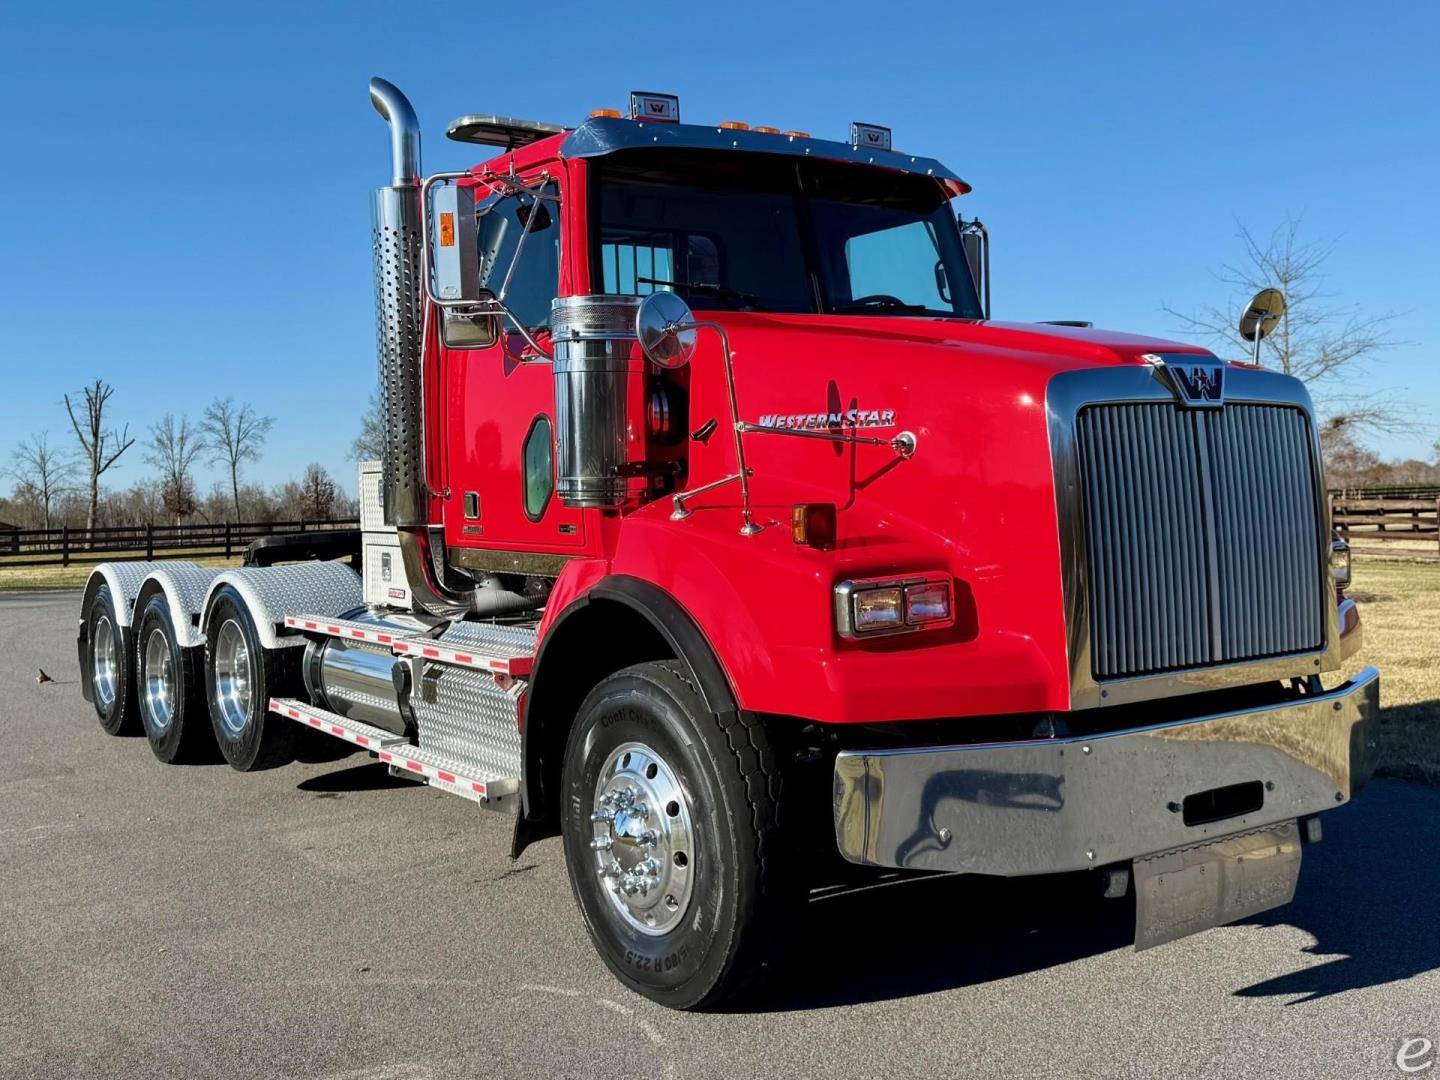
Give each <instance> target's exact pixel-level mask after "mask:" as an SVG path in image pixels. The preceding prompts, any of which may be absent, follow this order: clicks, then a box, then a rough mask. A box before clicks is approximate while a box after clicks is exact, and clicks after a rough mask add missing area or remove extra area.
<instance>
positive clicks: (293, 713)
mask: <svg viewBox="0 0 1440 1080" xmlns="http://www.w3.org/2000/svg"><path fill="white" fill-rule="evenodd" d="M270 711H271V712H273V713H279V714H280V715H281V716H288V717H289V718H290V719H291V720H294V721H295V722H297V723H300V724H305V725H306V726H307V727H312V728H314V729H315V730H316V731H323V732H324V733H325V734H326V735H334V736H335V737H336V738H337V739H344V740H345V741H346V742H348V743H354V744H355V745H356V746H359V747H363V748H364V749H366V750H376V751H379V750H384V749H386V748H388V747H392V746H408V745H409V740H407V739H406V738H405V737H404V736H403V735H396V734H395V733H394V732H393V731H386V730H385V729H384V728H378V727H375V726H373V725H372V724H365V723H361V722H360V721H359V720H351V719H349V718H348V717H344V716H341V715H340V714H339V713H333V712H328V711H326V710H325V709H317V708H316V707H315V706H314V705H308V704H306V703H305V702H303V701H296V700H295V699H294V698H271V699H270Z"/></svg>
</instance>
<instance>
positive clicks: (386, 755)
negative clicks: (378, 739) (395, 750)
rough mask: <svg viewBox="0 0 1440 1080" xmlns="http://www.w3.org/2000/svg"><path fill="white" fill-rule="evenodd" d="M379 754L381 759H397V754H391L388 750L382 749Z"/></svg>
mask: <svg viewBox="0 0 1440 1080" xmlns="http://www.w3.org/2000/svg"><path fill="white" fill-rule="evenodd" d="M377 756H378V757H379V758H380V760H381V761H394V760H395V755H393V754H391V753H390V752H389V751H388V750H381V751H380V753H379V754H378V755H377Z"/></svg>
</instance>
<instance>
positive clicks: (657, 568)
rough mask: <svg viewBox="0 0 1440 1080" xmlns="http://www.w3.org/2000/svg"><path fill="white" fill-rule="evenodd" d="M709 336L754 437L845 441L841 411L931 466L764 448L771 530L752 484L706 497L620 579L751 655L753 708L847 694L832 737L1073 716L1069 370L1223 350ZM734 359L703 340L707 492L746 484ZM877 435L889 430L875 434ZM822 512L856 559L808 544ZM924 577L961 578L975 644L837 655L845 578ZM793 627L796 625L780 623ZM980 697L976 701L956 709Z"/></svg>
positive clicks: (896, 331)
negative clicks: (1062, 540)
mask: <svg viewBox="0 0 1440 1080" xmlns="http://www.w3.org/2000/svg"><path fill="white" fill-rule="evenodd" d="M704 317H707V318H713V319H714V320H715V321H717V322H720V323H722V324H723V325H724V326H725V328H726V330H727V331H728V333H729V337H730V342H731V346H732V349H733V354H734V367H735V382H736V390H737V398H738V402H739V415H740V419H741V420H744V421H749V422H752V423H762V422H763V423H767V424H770V425H772V426H773V425H775V424H776V423H777V418H778V423H779V426H793V427H805V428H810V429H812V430H813V429H825V428H830V429H831V430H835V424H836V420H837V419H838V417H836V415H835V414H837V413H838V414H840V415H842V416H843V415H846V414H848V413H850V411H851V410H855V411H856V412H857V413H863V414H864V418H863V419H862V420H861V422H860V426H857V427H855V428H845V429H844V430H854V431H857V432H858V433H859V434H862V435H866V434H868V435H874V436H880V437H883V438H887V439H888V438H889V437H891V436H893V435H895V434H897V433H899V432H901V431H910V432H913V433H914V434H915V437H916V442H917V448H916V452H915V455H914V457H913V458H911V459H909V460H899V459H897V458H896V455H895V454H894V453H893V452H892V451H891V450H890V449H889V448H888V447H886V446H870V445H865V446H848V447H847V446H842V445H840V444H837V443H831V442H825V441H820V440H813V439H797V438H786V437H783V436H780V435H774V434H765V433H756V434H752V435H747V436H746V437H745V447H746V455H747V459H748V464H749V465H750V467H751V468H752V470H753V472H754V479H753V491H754V506H755V512H756V517H757V520H758V521H760V522H761V523H762V524H763V525H765V526H766V527H765V528H764V529H763V530H762V531H761V533H760V534H759V535H757V536H753V537H741V536H740V535H739V534H738V526H739V523H740V517H739V507H738V495H739V493H738V491H737V489H736V487H735V486H734V485H730V486H728V487H724V488H720V489H718V490H716V491H714V492H710V493H706V494H704V495H701V496H698V497H697V498H695V499H694V500H693V502H692V505H693V506H694V507H695V512H694V513H692V514H690V515H689V516H688V517H686V518H685V519H684V520H681V521H672V520H671V519H670V509H671V507H670V502H669V500H659V501H657V502H654V503H651V504H650V505H648V506H646V507H644V508H643V509H641V510H640V511H639V512H637V513H635V514H634V515H631V516H630V517H629V518H628V522H627V525H626V527H625V529H624V530H623V533H622V541H621V545H620V551H619V554H618V557H617V561H616V569H617V571H620V572H627V573H635V574H636V575H637V576H642V577H646V578H649V579H650V580H654V581H657V582H660V583H662V584H663V585H664V586H665V587H666V588H668V589H670V590H672V592H673V594H674V595H676V596H678V597H680V598H681V599H682V602H684V603H686V604H695V605H701V606H708V607H710V608H711V609H712V610H713V611H714V614H713V616H712V617H713V618H714V619H715V620H716V624H717V625H718V626H721V627H724V631H723V632H724V633H725V634H726V636H727V637H728V638H729V639H730V640H732V641H733V642H734V643H735V644H734V645H733V646H732V647H731V648H730V651H729V654H728V655H729V657H730V659H731V661H732V662H733V663H736V664H739V665H742V666H743V665H745V664H752V665H753V666H754V669H755V671H754V673H753V674H754V678H753V679H752V678H750V677H748V676H747V677H746V678H744V679H743V680H742V681H744V682H745V683H746V685H747V687H754V688H757V689H754V690H749V689H747V691H746V706H747V707H749V708H754V709H757V710H759V711H774V712H790V713H792V714H796V715H811V714H810V713H808V712H807V711H805V709H806V708H808V707H804V708H802V707H801V706H800V705H797V701H804V700H806V697H807V695H809V697H810V698H813V699H816V700H819V699H822V698H823V699H824V700H827V701H829V700H832V697H831V696H830V695H834V694H836V693H838V695H839V697H838V700H840V701H841V702H843V705H840V706H835V709H836V710H837V711H835V712H833V713H831V714H830V715H829V716H828V717H827V716H817V718H821V719H826V718H829V719H863V718H869V719H874V718H890V719H895V718H899V717H901V716H906V717H925V716H929V717H934V716H945V715H955V714H956V713H957V712H969V713H985V712H1008V711H1014V710H1041V709H1057V708H1059V709H1063V708H1066V707H1068V705H1069V689H1068V676H1067V668H1066V654H1067V644H1066V629H1065V623H1064V614H1063V604H1062V594H1061V582H1060V551H1059V540H1058V532H1057V524H1056V510H1055V490H1054V480H1053V476H1052V471H1051V463H1050V441H1049V428H1048V424H1047V417H1046V405H1045V402H1046V389H1047V387H1048V385H1049V382H1050V380H1051V379H1052V378H1053V377H1054V376H1055V375H1057V374H1059V373H1061V372H1064V371H1069V370H1074V369H1083V368H1093V367H1103V366H1111V365H1118V364H1127V365H1128V364H1139V363H1142V361H1141V360H1140V357H1141V356H1142V355H1143V354H1145V353H1148V352H1157V351H1158V352H1187V353H1203V352H1204V350H1201V349H1196V348H1195V347H1193V346H1185V345H1178V344H1175V343H1173V342H1168V341H1160V340H1157V339H1154V338H1143V337H1135V336H1131V335H1127V334H1115V333H1109V332H1106V331H1097V330H1087V329H1079V328H1073V327H1061V326H1048V325H1023V324H1006V323H975V322H963V321H957V320H948V319H929V318H913V317H896V318H891V317H878V316H835V317H826V316H785V315H768V314H755V313H749V312H745V313H736V312H726V313H714V314H710V313H707V315H706V316H704ZM718 340H719V339H718V336H717V335H715V334H713V333H709V332H703V331H702V333H701V335H700V340H699V348H698V350H697V352H696V355H695V358H694V361H693V363H692V365H691V367H690V369H689V375H688V377H689V379H690V385H691V411H690V416H689V420H688V427H689V428H690V430H691V431H696V430H700V429H704V428H706V427H710V432H711V433H710V434H709V435H708V436H707V437H706V438H704V439H703V440H699V441H691V442H690V443H689V444H688V445H689V454H690V465H691V468H690V472H689V475H688V477H687V479H686V486H687V487H690V488H694V487H697V486H699V485H702V484H704V483H706V482H708V481H712V480H715V479H717V478H719V477H722V476H725V475H727V474H729V473H733V472H734V470H735V460H734V452H733V445H732V441H731V438H730V435H729V415H730V411H729V406H728V402H727V401H726V398H725V390H724V382H723V376H722V366H721V362H720V352H719V349H718V347H717V346H718ZM765 418H769V419H765ZM712 419H713V420H714V421H715V424H714V425H713V426H710V425H708V422H709V421H710V420H712ZM867 421H868V423H870V424H872V425H875V426H873V427H869V428H868V429H867V428H866V427H864V426H863V425H864V424H865V423H866V422H867ZM840 423H842V424H843V423H846V421H840ZM808 501H813V502H827V503H834V504H835V506H836V507H837V510H838V514H837V519H838V533H839V542H838V544H837V546H836V548H835V550H834V551H828V552H818V551H813V550H812V549H809V548H804V547H797V546H796V545H795V544H794V542H793V541H792V539H791V534H790V528H789V520H790V511H791V507H792V506H793V505H794V504H796V503H801V502H808ZM627 538H633V540H634V542H633V543H631V542H629V540H628V539H627ZM920 570H927V571H934V570H945V571H948V572H949V573H950V574H951V575H952V577H953V580H954V582H955V595H956V600H957V604H958V606H959V614H960V621H959V623H958V625H957V626H956V628H955V629H954V631H953V632H947V633H944V634H934V635H931V636H929V637H927V638H925V639H924V640H923V641H904V642H901V643H900V644H899V645H894V646H887V647H884V648H881V647H874V648H863V649H861V648H856V647H853V646H846V645H844V644H843V643H840V644H837V643H832V636H833V629H832V627H831V626H830V619H831V615H830V610H831V609H830V603H831V602H830V590H831V589H832V588H833V585H834V583H835V582H836V581H838V580H841V579H842V578H847V577H870V576H876V575H884V574H891V573H895V572H902V571H903V572H909V571H920ZM702 581H703V582H706V584H705V585H704V586H701V585H700V584H698V583H699V582H702ZM717 596H723V597H725V599H724V600H723V602H720V601H717V600H716V597H717ZM774 611H783V612H786V613H788V614H787V616H786V617H785V618H784V619H776V618H775V617H773V614H771V613H773V612H774ZM776 627H779V628H780V629H775V628H776ZM772 631H773V636H772ZM817 663H818V665H819V666H816V665H817ZM796 672H804V673H805V675H804V676H803V677H802V676H800V675H797V674H795V673H796ZM857 672H864V673H865V674H864V675H857V674H856V673H857ZM782 673H783V674H782ZM810 678H813V679H814V680H816V682H815V683H814V685H813V686H812V685H810V684H809V683H808V682H807V681H806V680H807V679H810ZM852 679H853V680H855V681H854V682H853V683H852V682H851V680H852ZM895 680H900V681H902V682H903V683H904V685H905V686H906V687H907V692H906V693H905V694H904V695H901V696H899V697H896V696H894V695H892V694H891V693H890V692H889V690H888V689H887V688H889V687H893V686H894V685H896V682H895ZM960 687H963V688H964V695H965V697H964V701H963V703H962V702H961V701H959V700H956V697H955V695H956V693H957V692H958V688H960ZM827 688H828V689H827ZM752 694H753V695H755V696H751V695H752Z"/></svg>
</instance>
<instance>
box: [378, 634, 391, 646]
mask: <svg viewBox="0 0 1440 1080" xmlns="http://www.w3.org/2000/svg"><path fill="white" fill-rule="evenodd" d="M375 640H376V641H377V642H378V643H379V644H381V645H389V644H390V642H392V641H394V640H395V639H394V638H392V637H391V636H390V635H389V634H376V635H375Z"/></svg>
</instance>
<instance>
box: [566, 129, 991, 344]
mask: <svg viewBox="0 0 1440 1080" xmlns="http://www.w3.org/2000/svg"><path fill="white" fill-rule="evenodd" d="M594 168H595V173H596V179H595V186H594V189H593V195H592V207H593V208H594V210H592V213H593V214H594V217H595V219H596V221H595V225H594V228H595V230H596V237H595V239H596V243H595V244H594V248H593V250H594V252H595V265H594V267H593V273H594V278H595V281H596V283H597V284H598V285H599V286H600V291H603V292H606V293H615V294H635V293H638V294H641V295H644V294H646V293H650V292H655V291H657V290H673V291H674V292H678V293H680V294H681V295H682V296H684V297H685V298H686V300H687V301H689V303H690V305H691V306H692V307H695V308H702V309H703V308H710V309H728V310H736V311H773V312H790V313H809V314H814V313H816V312H836V313H847V314H848V313H853V314H862V315H863V314H875V315H895V314H914V315H940V316H951V317H959V318H966V319H978V318H980V317H981V315H980V303H979V300H978V299H977V298H976V295H975V287H974V284H973V282H972V281H971V280H970V274H969V271H968V269H967V264H966V262H965V257H964V253H963V250H962V248H961V244H960V235H959V230H958V228H957V227H956V224H955V218H954V215H953V214H952V213H951V211H950V205H949V201H948V199H947V198H946V196H945V193H944V191H943V190H942V189H941V187H940V185H939V184H938V183H936V182H935V181H934V180H932V179H930V178H928V177H924V176H917V175H911V174H906V173H896V172H892V171H889V170H882V169H877V168H871V167H866V166H856V165H849V164H844V163H839V162H827V161H819V160H799V161H797V160H796V159H794V158H781V157H767V156H765V155H761V154H738V153H737V154H726V153H716V152H714V151H710V152H693V151H689V152H685V151H673V150H635V151H625V152H621V153H617V154H613V155H611V156H609V157H607V158H605V159H603V160H601V161H598V162H596V164H595V166H594Z"/></svg>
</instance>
